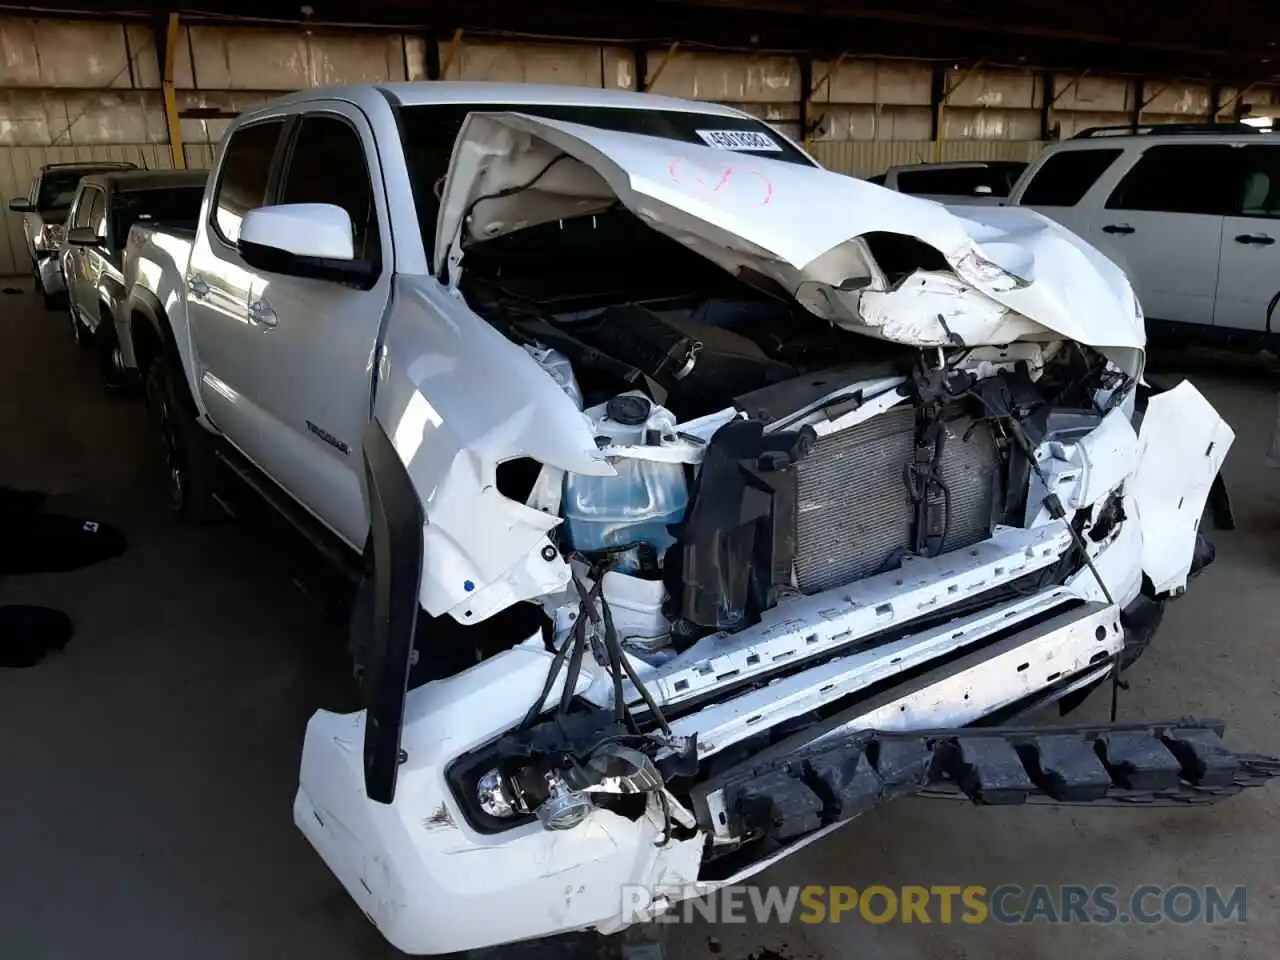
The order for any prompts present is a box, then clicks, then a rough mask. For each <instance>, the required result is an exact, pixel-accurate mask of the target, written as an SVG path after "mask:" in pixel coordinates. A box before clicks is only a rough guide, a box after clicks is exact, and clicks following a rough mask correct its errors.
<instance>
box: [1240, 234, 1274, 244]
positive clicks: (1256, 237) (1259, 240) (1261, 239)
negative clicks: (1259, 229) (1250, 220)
mask: <svg viewBox="0 0 1280 960" xmlns="http://www.w3.org/2000/svg"><path fill="white" fill-rule="evenodd" d="M1275 242H1276V241H1275V238H1274V237H1268V236H1267V235H1266V234H1265V233H1242V234H1240V236H1238V237H1236V243H1256V244H1258V245H1259V246H1262V247H1269V246H1271V244H1273V243H1275Z"/></svg>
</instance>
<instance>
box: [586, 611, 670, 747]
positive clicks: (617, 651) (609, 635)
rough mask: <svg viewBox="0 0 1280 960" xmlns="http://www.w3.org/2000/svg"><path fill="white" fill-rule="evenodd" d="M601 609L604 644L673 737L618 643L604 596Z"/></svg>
mask: <svg viewBox="0 0 1280 960" xmlns="http://www.w3.org/2000/svg"><path fill="white" fill-rule="evenodd" d="M600 607H601V609H602V610H603V612H604V642H605V644H606V645H608V646H609V647H610V648H611V649H612V650H613V656H616V657H617V658H618V660H619V662H620V663H621V664H622V669H623V670H625V671H626V673H627V678H628V679H629V680H630V681H631V685H632V686H634V687H635V688H636V693H638V694H640V698H641V699H642V700H644V702H645V705H646V706H647V707H648V708H649V711H650V712H651V713H652V714H653V719H654V720H655V721H656V722H657V724H658V727H659V729H661V730H662V732H663V733H665V734H667V736H670V735H671V725H670V724H669V723H667V718H666V717H664V716H663V715H662V708H661V707H659V706H658V702H657V701H656V700H654V699H653V694H651V693H650V692H649V688H648V687H646V686H645V685H644V681H643V680H641V679H640V678H639V677H638V676H637V675H636V672H635V670H634V669H633V668H632V666H631V661H630V660H628V659H627V657H626V654H624V653H623V652H622V646H621V644H619V643H618V632H617V631H616V630H615V629H614V627H613V614H612V613H611V612H610V611H609V603H608V601H607V600H605V599H604V597H603V596H601V598H600Z"/></svg>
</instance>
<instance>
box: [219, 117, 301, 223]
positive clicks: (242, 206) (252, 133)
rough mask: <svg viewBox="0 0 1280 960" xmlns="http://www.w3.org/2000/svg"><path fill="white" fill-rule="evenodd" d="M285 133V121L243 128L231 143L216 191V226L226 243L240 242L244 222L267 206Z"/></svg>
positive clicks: (272, 121)
mask: <svg viewBox="0 0 1280 960" xmlns="http://www.w3.org/2000/svg"><path fill="white" fill-rule="evenodd" d="M283 130H284V121H283V120H267V121H265V122H263V123H254V124H251V125H249V126H247V127H241V128H239V129H238V130H236V132H235V133H233V134H232V135H231V139H230V140H228V141H227V146H226V150H225V151H224V153H223V156H222V167H221V168H220V170H219V171H218V183H217V185H216V186H215V187H214V191H215V192H214V200H213V205H212V206H213V225H214V229H215V231H216V232H217V235H218V236H219V237H220V238H221V239H222V240H223V241H224V242H226V243H230V244H234V243H235V242H236V240H238V239H239V238H240V221H241V220H243V219H244V215H245V214H246V213H248V212H249V211H250V210H253V209H255V208H257V207H261V206H263V205H264V204H265V203H266V202H267V188H268V187H269V186H270V183H271V165H272V161H273V160H274V159H275V155H276V145H277V144H278V143H279V142H280V134H281V132H282V131H283Z"/></svg>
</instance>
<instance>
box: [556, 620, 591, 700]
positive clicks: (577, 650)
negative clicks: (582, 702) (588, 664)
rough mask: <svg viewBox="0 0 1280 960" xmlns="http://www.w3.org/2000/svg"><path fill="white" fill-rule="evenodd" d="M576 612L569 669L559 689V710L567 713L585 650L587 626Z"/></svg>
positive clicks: (576, 684)
mask: <svg viewBox="0 0 1280 960" xmlns="http://www.w3.org/2000/svg"><path fill="white" fill-rule="evenodd" d="M582 616H583V615H582V612H581V611H579V612H578V622H577V623H575V624H574V625H573V641H572V643H573V653H572V654H570V656H569V670H568V672H567V673H566V674H565V678H564V689H563V690H561V691H560V712H561V713H568V712H569V706H570V704H572V703H573V695H574V693H575V692H576V691H577V689H578V675H579V674H581V673H582V655H583V654H584V653H585V652H586V650H587V627H586V624H585V623H584V622H583V619H582Z"/></svg>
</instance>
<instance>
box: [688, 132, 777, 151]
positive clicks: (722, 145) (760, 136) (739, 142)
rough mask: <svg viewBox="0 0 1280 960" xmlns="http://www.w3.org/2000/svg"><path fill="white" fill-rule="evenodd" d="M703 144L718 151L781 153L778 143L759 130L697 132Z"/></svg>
mask: <svg viewBox="0 0 1280 960" xmlns="http://www.w3.org/2000/svg"><path fill="white" fill-rule="evenodd" d="M694 132H695V133H697V134H698V136H699V137H701V138H702V141H703V143H705V144H706V145H707V146H709V147H715V148H716V149H717V150H772V151H774V152H775V153H781V152H782V147H780V146H779V145H778V141H776V140H774V139H773V137H771V136H769V135H768V134H767V133H761V132H760V131H759V130H696V131H694Z"/></svg>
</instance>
